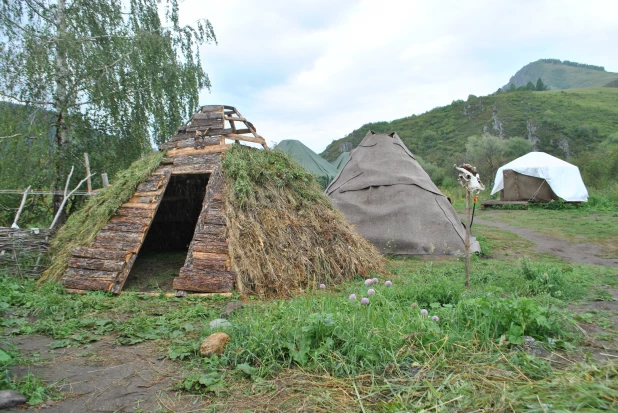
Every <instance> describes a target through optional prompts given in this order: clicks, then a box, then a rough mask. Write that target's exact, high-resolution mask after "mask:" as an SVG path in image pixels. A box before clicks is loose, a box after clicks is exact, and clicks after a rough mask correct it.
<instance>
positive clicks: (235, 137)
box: [223, 133, 266, 145]
mask: <svg viewBox="0 0 618 413" xmlns="http://www.w3.org/2000/svg"><path fill="white" fill-rule="evenodd" d="M258 136H259V135H258ZM223 137H224V138H225V139H233V140H235V141H245V142H253V143H260V144H262V145H263V144H265V143H266V141H265V140H264V138H262V137H261V136H259V137H258V138H253V137H251V136H244V135H238V134H235V133H228V134H227V135H223Z"/></svg>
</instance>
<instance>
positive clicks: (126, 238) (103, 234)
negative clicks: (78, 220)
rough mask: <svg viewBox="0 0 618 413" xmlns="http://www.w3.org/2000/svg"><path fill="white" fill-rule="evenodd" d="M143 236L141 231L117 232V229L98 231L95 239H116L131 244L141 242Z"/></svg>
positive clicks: (111, 240)
mask: <svg viewBox="0 0 618 413" xmlns="http://www.w3.org/2000/svg"><path fill="white" fill-rule="evenodd" d="M143 236H144V233H143V232H138V233H135V232H119V231H99V233H98V234H97V238H96V241H110V242H113V241H117V242H119V243H120V242H124V243H127V244H132V243H134V242H138V243H139V242H141V241H142V238H143Z"/></svg>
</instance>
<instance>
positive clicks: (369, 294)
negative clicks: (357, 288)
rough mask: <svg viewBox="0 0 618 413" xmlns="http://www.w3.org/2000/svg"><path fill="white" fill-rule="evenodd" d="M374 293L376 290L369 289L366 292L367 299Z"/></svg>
mask: <svg viewBox="0 0 618 413" xmlns="http://www.w3.org/2000/svg"><path fill="white" fill-rule="evenodd" d="M375 293H376V290H374V289H373V288H370V289H369V290H367V295H368V296H369V297H371V296H373V295H374V294H375Z"/></svg>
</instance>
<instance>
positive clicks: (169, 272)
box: [124, 174, 210, 291]
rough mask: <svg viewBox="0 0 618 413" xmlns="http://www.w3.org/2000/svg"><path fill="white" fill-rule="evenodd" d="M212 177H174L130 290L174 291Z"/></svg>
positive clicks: (127, 287) (131, 276)
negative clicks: (175, 280) (175, 279)
mask: <svg viewBox="0 0 618 413" xmlns="http://www.w3.org/2000/svg"><path fill="white" fill-rule="evenodd" d="M208 178H210V175H208V174H191V175H172V176H171V179H170V182H169V184H168V185H167V189H166V190H165V193H164V194H163V199H161V204H160V205H159V209H158V210H157V214H156V215H155V217H154V220H153V221H152V224H151V226H150V229H149V230H148V235H146V239H145V240H144V243H143V245H142V248H141V250H140V252H139V254H138V256H137V260H136V261H135V264H134V265H133V269H132V270H131V273H130V274H129V277H128V278H127V282H126V284H125V287H124V290H126V291H172V290H173V288H172V281H173V280H174V278H175V277H177V276H178V272H179V271H180V268H181V267H182V266H183V265H184V263H185V259H186V258H187V252H188V251H189V244H190V243H191V240H192V239H193V233H194V232H195V226H196V225H197V221H198V218H199V216H200V212H201V210H202V202H203V201H204V197H205V196H206V185H208Z"/></svg>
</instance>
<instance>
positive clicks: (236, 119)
mask: <svg viewBox="0 0 618 413" xmlns="http://www.w3.org/2000/svg"><path fill="white" fill-rule="evenodd" d="M223 119H225V120H231V121H235V122H244V121H246V120H247V119H245V118H243V117H237V118H236V117H233V116H225V117H224V118H223Z"/></svg>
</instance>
